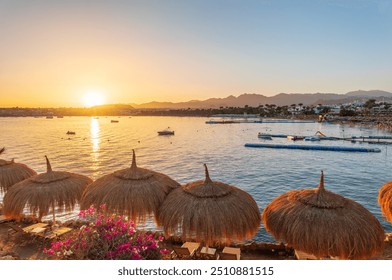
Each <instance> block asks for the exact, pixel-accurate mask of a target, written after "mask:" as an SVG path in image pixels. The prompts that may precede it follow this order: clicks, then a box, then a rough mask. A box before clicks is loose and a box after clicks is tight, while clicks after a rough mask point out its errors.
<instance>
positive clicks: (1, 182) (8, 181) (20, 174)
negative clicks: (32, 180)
mask: <svg viewBox="0 0 392 280" xmlns="http://www.w3.org/2000/svg"><path fill="white" fill-rule="evenodd" d="M4 151H5V148H2V149H1V150H0V154H1V153H3V152H4ZM34 175H37V173H36V172H35V171H34V170H32V169H31V168H29V167H28V166H26V165H24V164H22V163H16V162H14V160H13V159H12V160H11V161H7V160H3V159H0V192H7V191H8V189H9V188H10V187H11V186H12V185H14V184H16V183H18V182H20V181H23V180H24V179H27V178H29V177H31V176H34Z"/></svg>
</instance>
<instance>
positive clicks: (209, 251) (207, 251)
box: [200, 247, 217, 259]
mask: <svg viewBox="0 0 392 280" xmlns="http://www.w3.org/2000/svg"><path fill="white" fill-rule="evenodd" d="M200 255H201V256H202V257H205V258H207V259H216V258H217V255H216V249H215V248H210V247H208V248H207V247H203V248H201V250H200Z"/></svg>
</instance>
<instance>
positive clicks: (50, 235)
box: [42, 227, 72, 240]
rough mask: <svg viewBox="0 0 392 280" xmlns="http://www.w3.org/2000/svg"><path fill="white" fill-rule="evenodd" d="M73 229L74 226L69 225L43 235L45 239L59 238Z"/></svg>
mask: <svg viewBox="0 0 392 280" xmlns="http://www.w3.org/2000/svg"><path fill="white" fill-rule="evenodd" d="M70 231H72V228H69V227H59V228H55V229H53V230H51V231H48V232H46V233H45V234H44V235H43V236H42V237H44V238H45V239H50V240H51V239H56V238H59V237H60V236H61V235H63V234H66V233H67V232H70Z"/></svg>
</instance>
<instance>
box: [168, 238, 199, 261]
mask: <svg viewBox="0 0 392 280" xmlns="http://www.w3.org/2000/svg"><path fill="white" fill-rule="evenodd" d="M199 247H200V243H197V242H185V243H184V244H182V246H181V247H179V246H173V251H172V252H171V258H172V259H173V257H178V258H188V259H190V258H192V257H193V256H194V255H195V253H196V251H197V249H199Z"/></svg>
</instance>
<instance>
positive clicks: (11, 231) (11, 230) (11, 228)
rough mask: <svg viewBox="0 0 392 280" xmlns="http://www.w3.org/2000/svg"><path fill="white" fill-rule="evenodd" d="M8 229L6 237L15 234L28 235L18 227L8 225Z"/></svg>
mask: <svg viewBox="0 0 392 280" xmlns="http://www.w3.org/2000/svg"><path fill="white" fill-rule="evenodd" d="M8 227H9V229H8V236H10V235H13V234H16V233H20V234H24V235H28V233H27V232H26V231H24V230H23V228H21V227H20V226H18V225H15V224H9V225H8Z"/></svg>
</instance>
